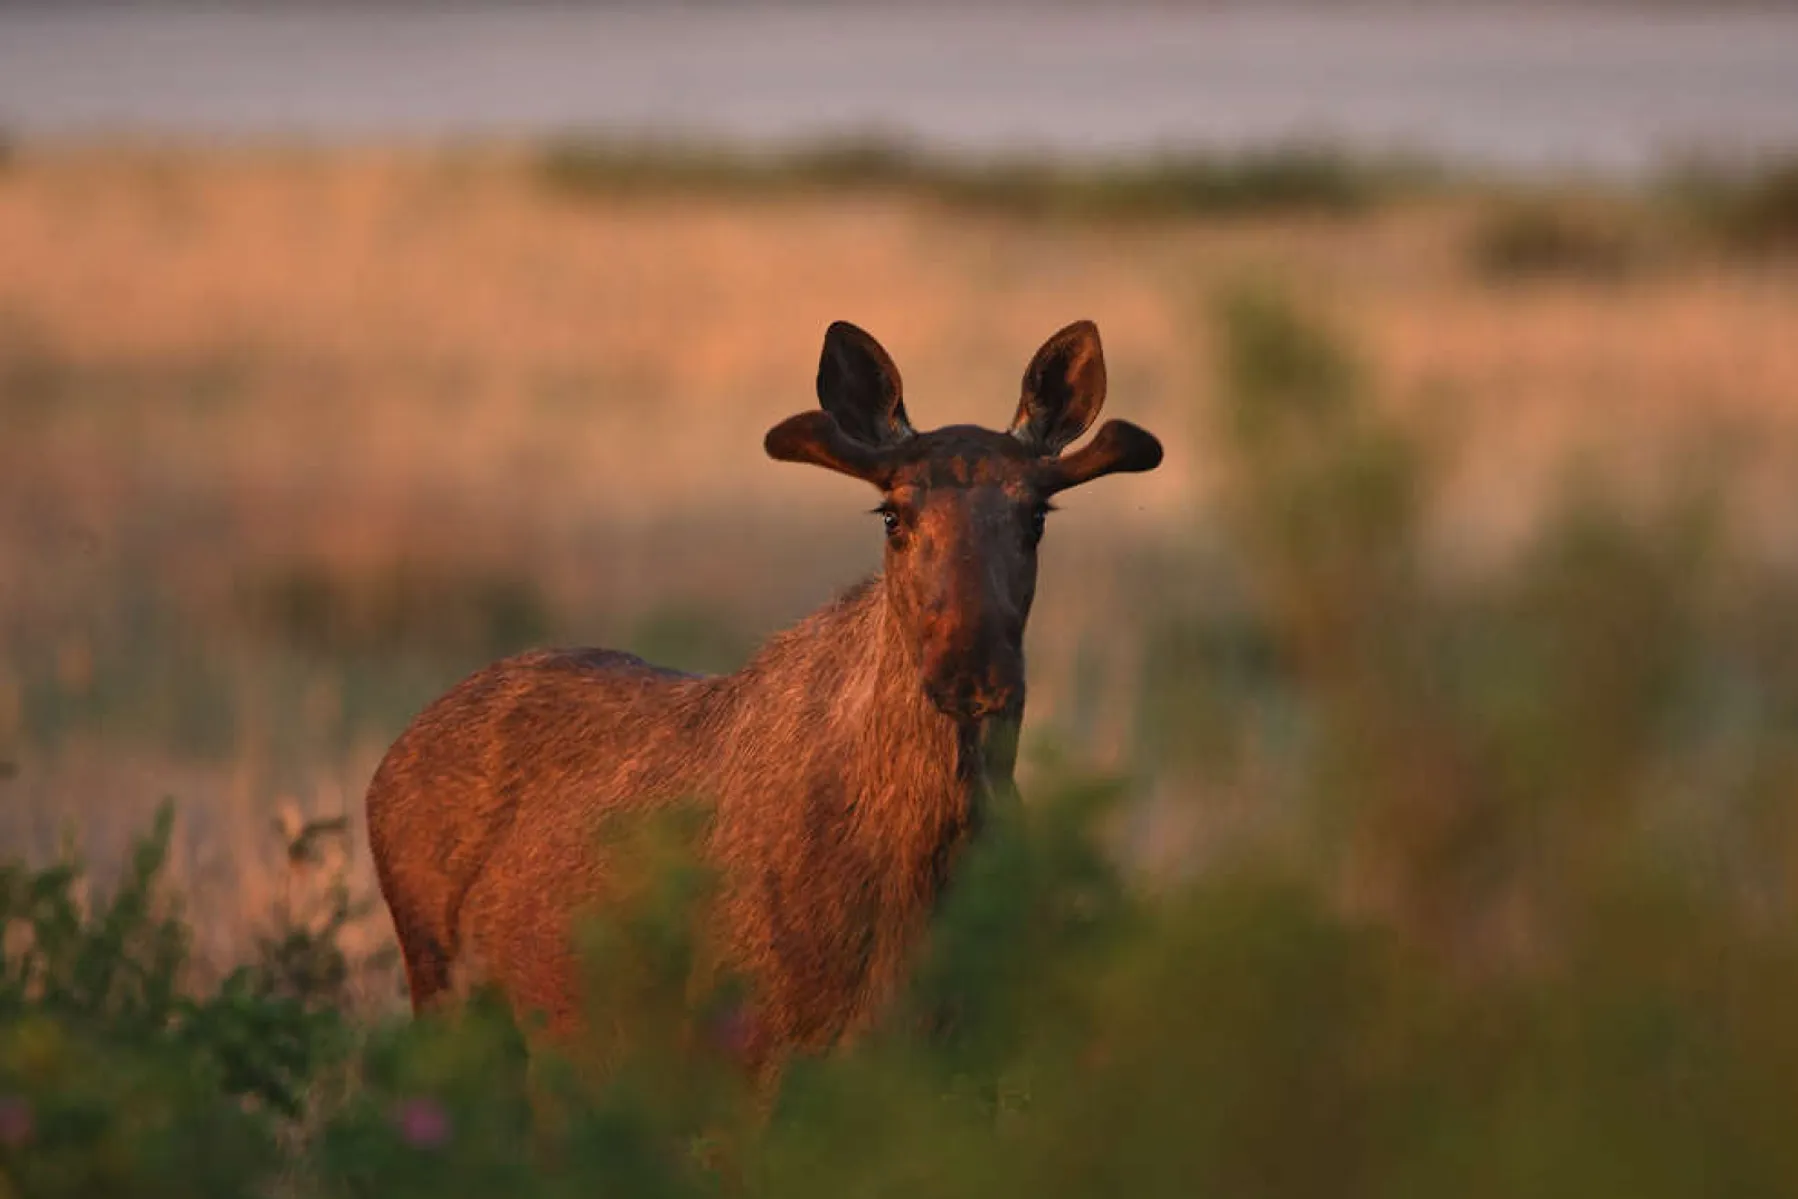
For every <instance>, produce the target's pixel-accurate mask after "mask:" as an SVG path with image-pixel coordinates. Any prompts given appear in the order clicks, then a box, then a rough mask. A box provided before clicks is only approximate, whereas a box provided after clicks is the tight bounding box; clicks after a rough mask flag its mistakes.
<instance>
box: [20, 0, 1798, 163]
mask: <svg viewBox="0 0 1798 1199" xmlns="http://www.w3.org/2000/svg"><path fill="white" fill-rule="evenodd" d="M1648 12H1652V13H1653V14H1654V16H1653V19H1643V16H1644V14H1645V13H1648ZM1793 63H1798V6H1794V5H1785V6H1779V7H1777V8H1776V7H1773V6H1766V5H1755V6H1741V7H1738V6H1729V7H1727V8H1726V9H1718V8H1716V7H1715V6H1695V5H1688V4H1677V5H1668V4H1650V5H1636V4H1623V3H1610V4H1602V5H1597V6H1583V5H1582V6H1580V7H1579V8H1576V9H1573V10H1568V9H1565V8H1559V7H1557V8H1553V9H1543V8H1530V9H1527V10H1524V12H1523V13H1522V14H1519V12H1518V11H1517V10H1515V9H1505V10H1499V9H1497V8H1495V7H1493V6H1491V5H1490V4H1487V3H1467V4H1460V3H1451V4H1446V5H1445V4H1441V3H1435V4H1410V5H1393V4H1390V3H1375V4H1369V5H1365V6H1362V5H1357V6H1356V7H1355V8H1354V9H1353V10H1352V11H1351V10H1344V9H1342V8H1334V9H1331V10H1329V11H1327V12H1320V11H1317V10H1314V9H1307V8H1303V7H1291V6H1284V5H1281V6H1276V7H1272V8H1260V7H1257V8H1252V9H1251V8H1246V7H1244V6H1241V5H1215V6H1214V5H1203V6H1199V7H1198V8H1193V7H1191V6H1179V7H1176V6H1167V5H1155V4H1148V3H1144V4H1140V5H1139V4H1132V5H1129V6H1126V7H1124V8H1121V9H1117V8H1108V9H1106V10H1105V11H1103V12H1098V11H1093V10H1081V9H1073V8H1069V7H1066V6H1063V5H1060V4H1024V5H1020V4H1017V3H1012V4H1006V5H1003V6H1000V7H993V6H979V7H975V6H965V5H964V6H958V7H954V8H946V7H942V6H940V5H937V4H933V3H926V4H922V5H911V6H904V7H901V8H898V9H894V8H891V7H885V8H876V7H872V6H868V5H852V6H851V7H848V8H834V7H833V8H831V9H829V10H825V9H823V8H822V7H820V6H818V5H815V4H814V5H806V4H803V3H791V2H789V3H783V4H778V5H760V6H753V7H751V8H741V7H737V6H731V7H729V8H713V7H710V6H704V5H680V6H669V7H665V8H661V9H650V8H647V7H643V6H612V5H604V4H597V5H586V6H578V5H564V6H560V7H556V6H549V7H543V6H531V7H522V8H517V9H506V10H498V9H493V8H481V7H458V8H455V9H452V10H447V11H446V10H443V9H437V8H433V9H430V10H423V9H419V8H415V7H413V6H409V5H406V4H404V3H385V4H382V5H379V6H376V7H373V8H370V7H366V6H358V7H355V8H349V7H345V6H340V5H335V4H330V5H324V6H307V7H304V8H299V7H293V6H280V5H277V4H276V3H275V2H274V0H269V3H268V4H267V5H266V6H263V7H257V8H254V9H251V10H248V11H245V10H242V9H234V10H223V9H219V8H206V7H203V6H196V5H191V4H185V5H168V4H151V5H141V6H126V5H123V4H105V3H98V4H76V5H72V6H71V5H58V6H56V7H54V8H48V7H40V6H35V5H33V6H22V5H19V4H16V3H14V4H7V3H3V2H0V131H4V132H6V133H8V134H10V135H11V137H12V138H13V139H14V140H17V141H23V142H34V141H39V140H45V139H49V140H62V139H70V138H73V139H78V140H91V139H96V138H98V139H108V138H120V137H126V138H138V139H147V140H157V141H184V142H200V143H208V142H219V141H227V142H244V141H248V142H253V143H268V142H274V143H296V142H298V143H306V142H326V143H347V144H355V143H368V142H377V143H378V142H404V143H411V144H416V143H420V142H425V143H443V142H460V141H470V140H472V141H482V142H490V141H494V140H541V139H543V138H557V137H566V136H568V135H579V136H583V137H586V136H591V135H599V136H601V137H604V138H607V139H614V140H654V141H667V140H670V139H672V140H675V141H678V142H695V141H698V142H706V143H714V144H728V145H731V146H733V147H738V148H744V149H762V150H767V149H769V148H777V149H778V148H791V147H792V146H795V145H798V146H803V145H807V144H815V143H817V142H818V141H820V140H831V139H838V140H840V139H844V138H863V139H865V138H869V137H874V138H878V139H885V140H890V141H893V142H896V143H899V144H904V145H908V146H916V147H918V148H920V149H921V150H923V151H927V152H929V153H930V154H932V155H939V156H957V155H961V156H970V157H974V158H980V157H991V156H993V155H995V154H1002V155H1006V156H1018V155H1023V156H1037V157H1056V158H1065V159H1070V160H1083V161H1094V160H1117V159H1121V158H1138V159H1140V158H1144V157H1151V156H1156V155H1160V156H1167V155H1169V154H1180V155H1218V154H1226V155H1227V154H1235V153H1240V152H1243V151H1244V150H1247V149H1251V148H1256V147H1268V146H1286V145H1292V144H1310V145H1329V146H1332V147H1338V148H1340V149H1341V150H1342V151H1343V152H1344V153H1347V154H1350V155H1353V156H1355V157H1358V158H1366V157H1373V158H1394V157H1400V158H1413V159H1426V160H1431V161H1445V162H1450V163H1455V164H1458V165H1464V166H1465V167H1466V168H1468V169H1474V170H1492V171H1499V172H1518V173H1537V174H1542V173H1546V174H1561V173H1565V172H1567V171H1569V170H1573V171H1575V172H1588V173H1596V174H1601V175H1630V174H1640V173H1642V172H1645V171H1653V170H1655V169H1657V168H1658V167H1659V166H1660V165H1661V164H1662V163H1663V162H1665V161H1666V160H1667V159H1669V158H1670V157H1679V156H1682V155H1687V154H1691V153H1693V152H1702V153H1705V154H1707V155H1709V154H1722V155H1727V154H1730V153H1732V152H1738V151H1754V150H1756V149H1765V148H1771V149H1777V150H1788V151H1789V150H1791V149H1793V148H1794V147H1798V70H1794V69H1793V67H1792V64H1793Z"/></svg>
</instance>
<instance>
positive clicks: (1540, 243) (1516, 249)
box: [1468, 196, 1649, 281]
mask: <svg viewBox="0 0 1798 1199" xmlns="http://www.w3.org/2000/svg"><path fill="white" fill-rule="evenodd" d="M1468 254H1469V257H1470V259H1471V261H1472V263H1473V266H1474V268H1475V270H1476V271H1477V272H1478V273H1479V274H1481V275H1482V276H1484V277H1486V278H1488V279H1493V280H1500V281H1503V280H1513V279H1530V278H1545V277H1555V276H1559V277H1565V278H1575V279H1587V280H1595V281H1611V280H1618V279H1622V278H1624V277H1626V276H1628V275H1630V274H1632V273H1634V272H1636V271H1638V270H1640V269H1641V268H1642V267H1643V266H1645V265H1646V262H1647V259H1648V257H1649V247H1648V246H1647V245H1646V243H1645V241H1644V238H1643V237H1642V235H1641V232H1640V231H1639V230H1637V229H1635V228H1633V227H1631V224H1630V217H1629V215H1628V214H1627V213H1626V212H1625V211H1624V210H1623V208H1622V206H1620V205H1601V204H1597V203H1588V204H1578V203H1574V202H1571V201H1568V200H1563V199H1555V198H1549V197H1542V196H1536V197H1531V198H1528V199H1513V200H1507V201H1500V202H1497V203H1495V204H1494V205H1493V206H1492V207H1491V208H1490V209H1488V210H1487V211H1486V212H1485V213H1484V214H1483V215H1482V216H1481V218H1480V220H1479V223H1478V224H1477V225H1476V227H1475V229H1474V231H1473V235H1472V237H1471V239H1470V241H1469V245H1468Z"/></svg>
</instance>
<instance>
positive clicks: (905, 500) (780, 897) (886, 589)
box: [367, 321, 1162, 1061]
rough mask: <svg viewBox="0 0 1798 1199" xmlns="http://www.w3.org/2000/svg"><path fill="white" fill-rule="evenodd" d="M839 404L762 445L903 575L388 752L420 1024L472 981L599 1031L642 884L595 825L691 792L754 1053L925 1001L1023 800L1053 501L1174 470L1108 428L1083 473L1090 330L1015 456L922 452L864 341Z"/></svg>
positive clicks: (1045, 354)
mask: <svg viewBox="0 0 1798 1199" xmlns="http://www.w3.org/2000/svg"><path fill="white" fill-rule="evenodd" d="M817 392H818V399H819V402H820V404H821V406H822V407H821V410H814V411H808V412H804V413H801V414H800V415H797V416H794V417H791V418H789V419H787V420H785V421H782V422H781V423H780V424H778V425H776V426H775V427H774V428H773V429H771V430H770V431H769V432H768V434H767V436H766V439H765V440H764V443H763V445H764V449H765V450H766V452H767V453H768V455H769V456H770V457H772V458H775V459H778V460H780V461H783V462H806V463H811V464H813V465H816V466H822V467H825V468H826V469H829V470H833V471H837V472H840V473H842V474H845V475H848V476H850V477H851V478H854V479H859V480H861V481H862V482H864V483H867V484H870V485H872V486H873V487H874V488H875V489H876V490H877V491H878V492H879V493H880V504H879V506H878V508H877V509H876V510H875V511H876V512H877V513H878V514H879V517H880V520H881V525H882V528H881V535H882V536H883V537H884V538H885V542H886V546H885V565H884V569H883V570H881V571H880V572H879V573H878V574H876V575H874V576H873V577H871V578H868V579H865V580H863V581H862V582H860V583H858V584H856V585H855V586H853V587H851V588H850V589H849V590H848V591H846V592H845V593H843V594H842V595H841V596H840V597H839V598H837V599H835V600H833V601H831V602H830V603H828V604H826V605H825V606H824V607H822V608H820V609H819V610H818V611H816V612H814V613H813V614H812V615H811V616H809V617H807V618H806V619H804V620H802V621H800V622H799V623H798V624H797V625H795V626H794V627H792V628H790V629H788V630H786V631H784V632H782V633H779V634H777V635H775V636H774V637H773V638H771V639H770V640H769V641H768V642H767V643H766V644H765V645H764V646H762V647H761V649H760V650H759V652H757V653H756V654H755V655H754V657H753V659H752V660H751V661H750V662H749V663H748V664H747V665H746V666H744V667H743V668H742V669H741V670H739V671H737V672H736V673H734V674H725V675H717V676H695V675H689V674H683V673H678V672H676V671H672V670H666V669H663V668H661V667H657V666H654V665H651V664H650V663H648V662H644V661H642V660H641V659H639V658H636V657H633V656H631V655H629V654H625V653H618V652H614V651H609V650H600V649H570V650H547V651H541V652H532V653H525V654H521V655H519V656H517V657H512V658H508V659H505V660H504V661H501V662H498V663H495V664H494V665H492V666H489V667H487V668H486V669H483V670H481V671H479V672H478V673H476V674H474V675H472V676H471V677H469V678H467V679H466V680H464V681H463V682H461V683H460V684H458V685H457V686H456V687H455V688H453V689H452V690H451V691H449V692H448V693H447V694H445V695H443V696H442V697H441V698H439V699H437V700H436V701H435V702H433V703H432V704H430V705H429V706H428V707H427V708H426V709H425V710H424V711H423V713H422V714H420V715H419V717H418V718H417V719H416V720H415V721H414V723H413V724H412V725H411V727H409V728H408V729H407V730H406V731H405V732H404V733H403V734H402V735H401V736H400V738H399V739H398V741H397V742H395V743H394V745H393V747H392V748H391V749H390V750H389V751H388V753H387V755H386V757H385V759H384V760H383V761H382V762H381V765H380V767H379V769H378V770H377V771H376V773H375V776H374V779H373V782H372V783H371V785H370V787H369V791H368V802H367V813H368V830H369V840H370V844H371V846H372V848H373V853H374V860H375V864H376V867H377V870H378V873H379V878H380V885H381V891H382V893H383V895H384V897H385V899H386V902H387V905H388V907H389V909H390V910H391V912H392V915H393V920H394V924H395V926H396V928H397V931H398V934H399V941H400V946H401V948H402V950H403V953H404V958H405V964H406V971H407V977H408V981H409V983H410V986H411V992H412V1001H413V1004H414V1007H415V1009H418V1010H423V1009H425V1008H427V1007H429V1006H431V1005H432V1004H434V1003H435V1002H437V1001H439V1000H440V999H441V998H442V997H444V996H445V995H447V994H450V993H452V991H453V989H454V988H453V986H452V980H453V979H455V980H460V979H461V978H462V977H463V974H464V972H465V971H467V970H469V969H471V968H472V969H473V970H474V971H475V972H476V973H478V975H479V976H480V978H481V979H483V980H484V981H487V982H489V983H492V984H496V985H497V986H498V988H499V989H500V990H501V991H502V992H503V993H504V995H505V997H506V999H507V1001H508V1002H509V1003H510V1004H511V1005H512V1007H513V1009H514V1010H515V1011H517V1012H519V1013H520V1014H521V1015H523V1014H526V1013H528V1012H536V1013H540V1014H542V1015H543V1016H546V1017H547V1019H548V1021H549V1024H550V1027H551V1028H552V1030H554V1029H560V1030H563V1031H574V1030H575V1029H577V1028H578V1027H579V1022H580V1015H581V1011H582V1000H581V995H580V989H581V987H580V975H579V972H578V970H577V964H576V960H575V957H574V955H573V953H572V951H571V942H570V923H571V919H572V918H573V917H574V916H575V915H576V914H577V913H578V912H579V911H581V910H582V909H583V908H584V907H586V906H587V905H595V904H603V903H604V902H605V900H606V898H607V896H608V883H609V882H612V881H615V876H616V874H617V870H616V867H617V863H616V862H609V861H608V858H607V855H606V853H604V852H602V851H601V849H600V847H599V845H598V841H597V833H598V826H599V823H600V822H601V821H602V820H604V819H605V818H607V817H610V816H616V815H619V814H637V813H647V812H651V811H654V810H656V809H657V808H659V807H661V806H664V805H669V804H672V803H675V802H677V801H679V800H681V799H683V798H684V797H691V796H699V797H703V798H704V799H706V800H707V801H709V803H710V805H711V806H710V809H709V811H710V817H709V823H708V825H707V831H706V833H705V842H704V844H705V852H706V854H707V856H708V859H709V861H710V862H711V864H712V865H713V866H714V867H715V869H716V872H717V877H718V879H719V880H720V884H721V886H720V891H719V897H718V900H717V902H716V904H715V906H714V907H712V908H711V909H710V910H709V911H710V914H709V915H708V917H707V919H708V920H709V921H710V924H709V925H708V928H707V930H706V932H707V935H708V936H709V937H711V938H712V939H713V940H714V941H715V943H716V944H717V945H718V946H720V947H721V952H722V954H723V956H724V958H725V959H726V960H727V961H728V963H729V965H730V967H731V968H732V969H733V970H734V971H735V972H737V973H738V974H739V975H740V976H741V977H742V978H744V979H745V980H746V981H747V982H748V983H749V985H750V988H751V995H752V996H753V999H752V1000H751V1013H752V1019H751V1020H750V1021H749V1023H748V1027H750V1028H752V1029H753V1030H754V1034H753V1038H752V1041H753V1043H752V1044H751V1045H749V1046H748V1047H746V1049H745V1053H746V1055H747V1056H751V1057H753V1058H755V1059H757V1060H760V1061H777V1060H778V1059H779V1058H780V1057H781V1056H783V1055H784V1054H785V1053H787V1052H790V1051H792V1050H794V1049H814V1048H820V1047H824V1046H827V1045H829V1044H830V1043H832V1042H834V1041H836V1040H837V1039H838V1038H841V1037H843V1036H845V1035H849V1034H853V1033H854V1032H855V1031H856V1030H858V1029H859V1028H862V1027H864V1026H865V1025H866V1024H867V1023H868V1022H869V1021H870V1019H871V1018H872V1017H873V1016H875V1015H876V1014H877V1013H878V1012H879V1010H880V1008H881V1005H882V1003H883V1001H884V1000H886V999H888V998H889V997H890V996H892V994H893V993H894V991H895V989H896V988H897V987H898V986H899V984H900V983H901V981H902V980H903V977H904V973H905V970H906V965H907V959H908V957H909V956H910V955H911V954H912V952H913V950H914V949H915V947H916V946H917V944H918V942H919V939H920V935H921V934H922V933H923V932H924V930H925V929H926V927H927V925H928V921H929V918H930V915H931V912H932V909H933V907H934V906H935V904H936V902H937V900H938V897H939V896H940V895H941V893H942V892H943V889H944V887H945V885H946V884H947V883H948V881H949V879H950V876H951V874H952V872H953V869H954V865H955V862H956V859H957V854H958V851H959V850H961V848H962V847H963V846H964V844H965V843H966V842H967V841H968V839H969V837H970V836H972V835H974V834H975V833H976V831H977V830H978V828H979V826H980V823H981V818H982V812H983V810H984V809H986V808H987V807H988V806H989V805H990V804H991V803H992V802H993V801H994V798H995V797H996V796H999V795H1002V794H1004V793H1006V792H1008V791H1009V789H1010V786H1011V774H1012V768H1013V759H1014V756H1015V746H1016V729H1017V726H1018V722H1019V720H1020V719H1021V717H1022V714H1023V709H1024V648H1023V647H1024V623H1025V620H1026V618H1027V617H1028V616H1029V615H1030V606H1031V601H1032V598H1033V596H1034V594H1035V590H1036V576H1037V546H1038V543H1039V542H1040V541H1041V540H1042V537H1043V528H1044V523H1045V521H1046V519H1047V516H1048V513H1049V512H1050V511H1051V505H1050V499H1051V497H1053V496H1054V495H1055V494H1056V493H1057V492H1060V491H1062V490H1064V489H1066V488H1069V487H1074V486H1077V485H1079V484H1081V483H1085V482H1088V481H1089V480H1092V479H1096V478H1098V477H1100V476H1102V475H1107V474H1111V473H1113V472H1118V471H1146V470H1150V469H1153V468H1154V467H1155V466H1157V465H1159V463H1160V461H1161V456H1162V451H1161V445H1160V443H1159V442H1158V441H1157V440H1156V439H1155V438H1154V437H1153V436H1152V435H1151V434H1149V433H1148V432H1146V431H1144V430H1143V429H1140V428H1138V427H1137V426H1135V425H1132V424H1129V423H1127V422H1125V421H1118V420H1113V421H1108V422H1106V423H1105V424H1104V425H1103V426H1102V427H1100V429H1099V431H1098V433H1097V434H1096V435H1095V436H1094V437H1093V438H1092V440H1091V441H1090V442H1088V443H1087V444H1086V445H1085V446H1084V447H1082V448H1080V449H1078V450H1075V451H1073V452H1071V453H1065V454H1064V452H1063V451H1064V450H1066V449H1067V447H1068V446H1069V445H1070V444H1071V443H1072V442H1074V441H1075V440H1076V439H1077V438H1079V437H1080V436H1081V434H1082V433H1084V432H1085V431H1086V430H1087V428H1088V427H1089V426H1090V425H1091V424H1092V423H1093V420H1094V418H1095V417H1097V415H1098V413H1099V409H1100V406H1101V405H1102V404H1103V403H1104V400H1105V363H1104V357H1103V353H1102V350H1101V347H1100V343H1099V334H1098V330H1097V328H1096V327H1095V326H1094V325H1093V324H1091V323H1090V322H1085V321H1082V322H1079V323H1076V324H1073V325H1069V326H1068V327H1067V328H1065V329H1063V330H1062V331H1060V332H1059V333H1057V334H1055V336H1053V337H1051V338H1050V339H1049V340H1048V341H1047V342H1046V343H1045V344H1044V345H1043V346H1042V347H1041V349H1039V350H1038V351H1037V353H1036V355H1035V356H1034V358H1033V359H1032V360H1031V362H1030V364H1029V367H1028V369H1027V370H1026V371H1025V373H1024V379H1023V393H1022V398H1021V399H1020V400H1019V402H1018V406H1017V411H1016V414H1015V415H1014V416H1013V418H1012V421H1011V425H1010V427H1009V428H1008V429H1006V430H1005V431H1004V432H996V431H993V430H989V429H984V428H979V427H976V426H972V425H956V426H949V427H945V428H940V429H936V430H933V431H930V432H922V433H921V432H918V431H916V430H915V429H914V428H913V427H912V424H911V420H910V418H909V417H908V416H907V414H906V410H905V403H904V399H903V396H902V392H901V387H900V379H899V372H898V370H897V369H896V368H895V367H894V365H893V362H892V359H891V358H890V357H889V356H888V355H887V353H886V351H885V350H883V349H882V348H881V346H880V344H879V343H878V342H876V341H875V340H874V339H873V338H872V337H871V336H869V335H868V334H867V333H865V332H863V331H862V330H860V329H858V328H856V327H855V326H853V325H850V324H847V323H843V322H839V323H836V324H833V325H832V326H831V327H830V329H829V330H828V332H827V333H826V334H825V338H824V348H823V354H822V357H821V360H820V363H819V367H818V377H817Z"/></svg>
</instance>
